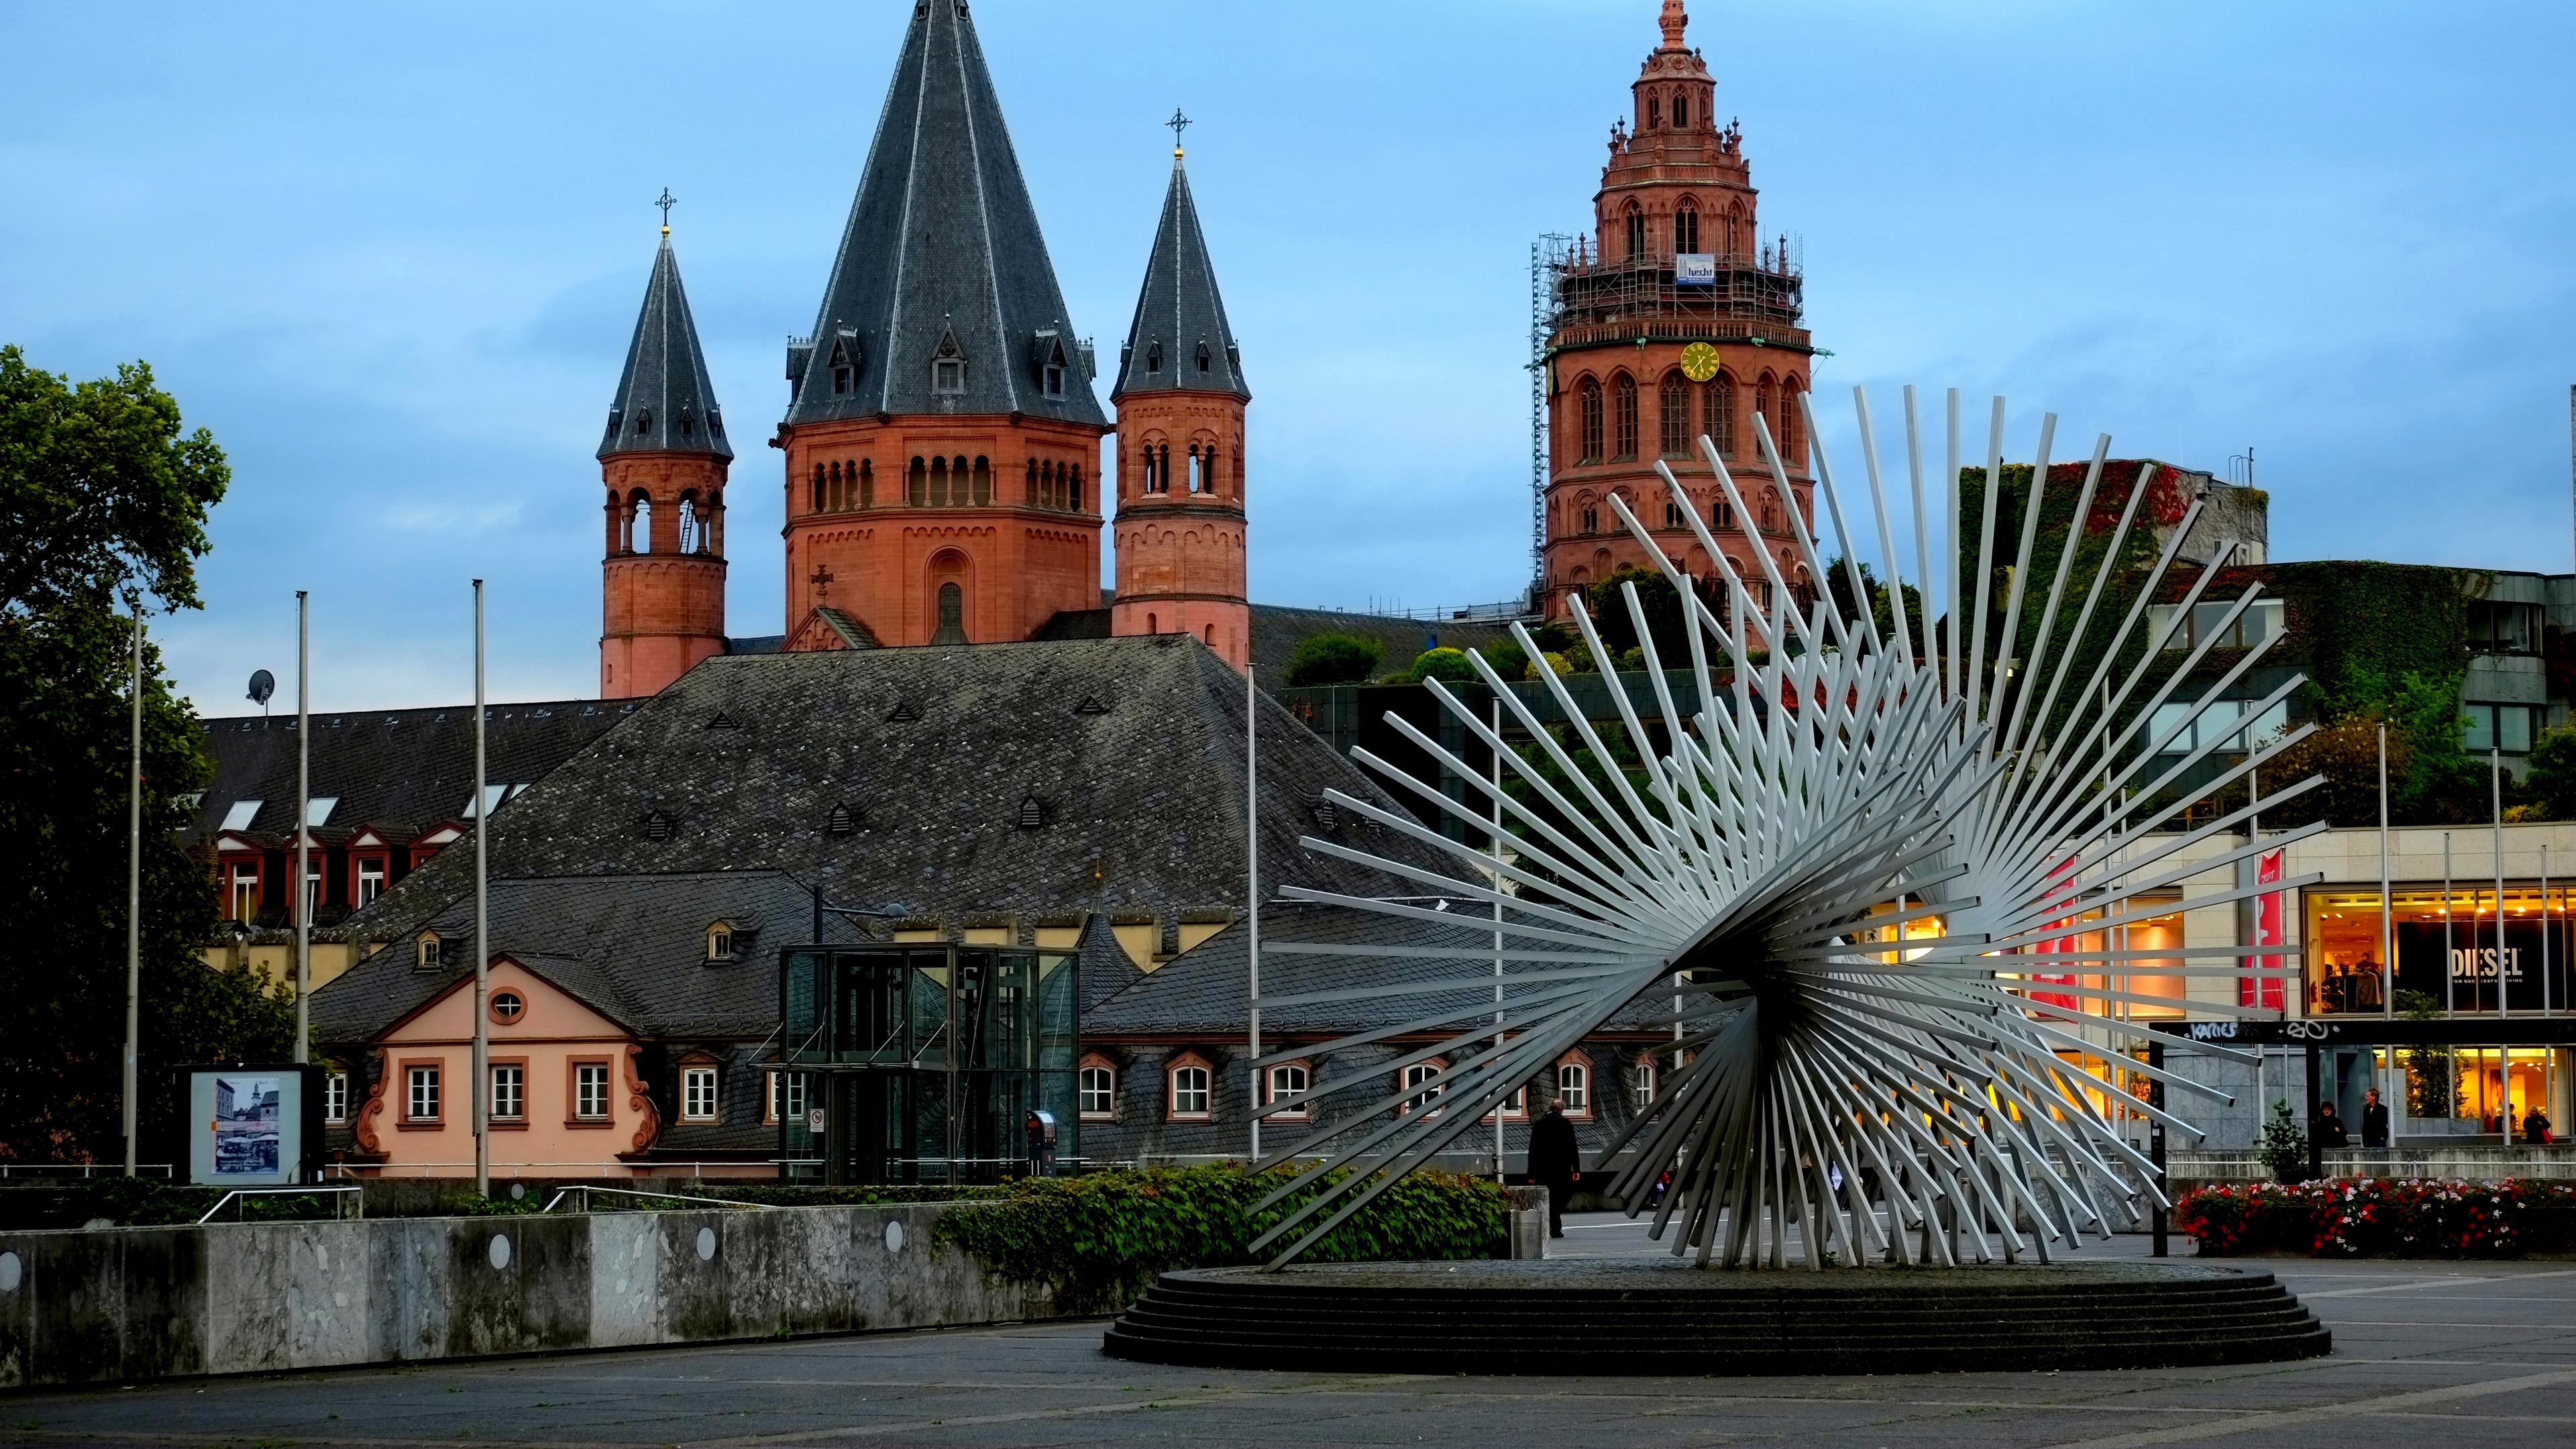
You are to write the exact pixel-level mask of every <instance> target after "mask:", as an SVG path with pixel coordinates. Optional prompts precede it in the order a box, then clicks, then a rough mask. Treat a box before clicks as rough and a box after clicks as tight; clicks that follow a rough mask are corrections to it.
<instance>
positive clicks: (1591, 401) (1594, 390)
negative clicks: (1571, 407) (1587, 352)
mask: <svg viewBox="0 0 2576 1449" xmlns="http://www.w3.org/2000/svg"><path fill="white" fill-rule="evenodd" d="M1574 391H1575V399H1576V411H1577V412H1578V413H1579V414H1580V415H1581V418H1582V422H1581V428H1582V434H1583V456H1582V458H1581V460H1580V461H1582V462H1586V463H1598V462H1600V461H1601V384H1600V383H1598V382H1595V381H1593V380H1592V379H1591V378H1588V377H1587V378H1585V379H1584V380H1583V381H1582V382H1581V383H1578V384H1577V385H1576V386H1575V390H1574Z"/></svg>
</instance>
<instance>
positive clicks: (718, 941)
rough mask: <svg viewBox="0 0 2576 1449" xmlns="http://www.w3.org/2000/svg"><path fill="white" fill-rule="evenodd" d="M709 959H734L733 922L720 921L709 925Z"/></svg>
mask: <svg viewBox="0 0 2576 1449" xmlns="http://www.w3.org/2000/svg"><path fill="white" fill-rule="evenodd" d="M707 959H708V960H710V961H730V960H732V959H733V924H732V923H731V922H729V921H718V922H716V923H715V924H714V925H712V926H709V927H707Z"/></svg>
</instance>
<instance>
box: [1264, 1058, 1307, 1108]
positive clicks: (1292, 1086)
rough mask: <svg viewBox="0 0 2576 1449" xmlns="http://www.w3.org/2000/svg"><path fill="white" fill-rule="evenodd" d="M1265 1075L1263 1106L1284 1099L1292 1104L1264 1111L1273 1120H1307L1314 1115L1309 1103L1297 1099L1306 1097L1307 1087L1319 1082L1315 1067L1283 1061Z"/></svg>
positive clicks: (1269, 1105)
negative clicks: (1316, 1078)
mask: <svg viewBox="0 0 2576 1449" xmlns="http://www.w3.org/2000/svg"><path fill="white" fill-rule="evenodd" d="M1264 1077H1265V1080H1264V1081H1263V1082H1262V1084H1261V1088H1262V1090H1261V1105H1263V1106H1265V1107H1271V1106H1276V1105H1277V1104H1278V1103H1281V1102H1286V1103H1289V1104H1290V1105H1288V1106H1285V1107H1280V1108H1278V1110H1276V1111H1273V1112H1269V1113H1266V1114H1264V1115H1265V1116H1266V1117H1267V1118H1268V1119H1269V1120H1270V1121H1273V1122H1303V1121H1305V1120H1306V1119H1307V1117H1308V1116H1310V1115H1312V1108H1311V1107H1310V1106H1309V1105H1308V1104H1307V1103H1305V1102H1301V1101H1298V1100H1297V1099H1298V1098H1300V1097H1303V1096H1305V1095H1306V1092H1307V1090H1308V1089H1309V1088H1311V1087H1312V1086H1314V1083H1315V1077H1314V1072H1313V1069H1312V1068H1310V1067H1309V1066H1308V1065H1307V1064H1306V1063H1304V1062H1281V1063H1279V1064H1278V1065H1276V1066H1274V1067H1272V1068H1271V1069H1270V1070H1269V1071H1268V1072H1267V1073H1265V1074H1264Z"/></svg>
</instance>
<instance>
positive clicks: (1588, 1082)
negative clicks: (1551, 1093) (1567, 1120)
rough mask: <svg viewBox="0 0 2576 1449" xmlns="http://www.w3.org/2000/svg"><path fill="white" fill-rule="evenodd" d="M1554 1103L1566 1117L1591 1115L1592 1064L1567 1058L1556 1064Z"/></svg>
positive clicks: (1576, 1058)
mask: <svg viewBox="0 0 2576 1449" xmlns="http://www.w3.org/2000/svg"><path fill="white" fill-rule="evenodd" d="M1556 1101H1557V1105H1558V1106H1560V1107H1563V1108H1564V1109H1565V1115H1567V1116H1568V1117H1589V1116H1591V1115H1592V1064H1591V1062H1590V1061H1589V1060H1588V1059H1586V1058H1583V1057H1568V1058H1566V1059H1565V1060H1563V1061H1560V1062H1558V1063H1557V1064H1556Z"/></svg>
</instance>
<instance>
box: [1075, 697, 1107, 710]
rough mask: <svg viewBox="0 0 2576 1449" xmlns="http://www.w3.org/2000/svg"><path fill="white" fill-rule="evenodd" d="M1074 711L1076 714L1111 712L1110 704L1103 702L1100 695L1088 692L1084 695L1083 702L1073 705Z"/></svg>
mask: <svg viewBox="0 0 2576 1449" xmlns="http://www.w3.org/2000/svg"><path fill="white" fill-rule="evenodd" d="M1073 712H1074V713H1075V714H1107V713H1109V706H1107V705H1105V704H1102V703H1101V702H1100V700H1099V699H1098V697H1096V696H1094V695H1088V694H1086V695H1084V696H1083V697H1082V703H1080V704H1077V705H1075V706H1074V707H1073Z"/></svg>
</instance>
